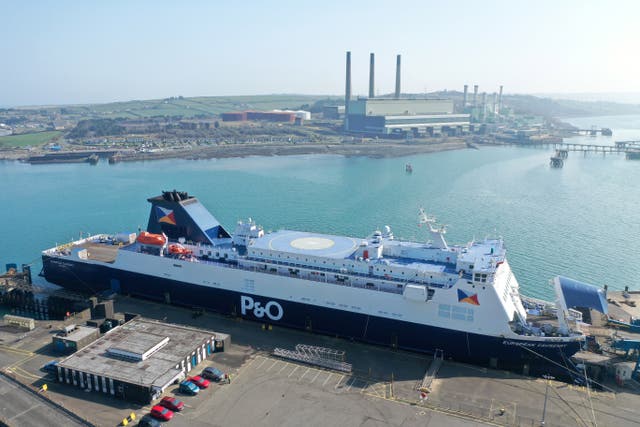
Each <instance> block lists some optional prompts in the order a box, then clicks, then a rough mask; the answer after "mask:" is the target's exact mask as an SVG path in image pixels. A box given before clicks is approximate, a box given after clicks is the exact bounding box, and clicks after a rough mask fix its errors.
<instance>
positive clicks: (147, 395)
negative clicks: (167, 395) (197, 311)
mask: <svg viewBox="0 0 640 427" xmlns="http://www.w3.org/2000/svg"><path fill="white" fill-rule="evenodd" d="M229 341H230V338H229V335H226V334H219V333H215V332H212V331H207V330H203V329H197V328H193V327H189V326H182V325H174V324H169V323H163V322H158V321H154V320H148V319H143V318H140V317H136V318H134V319H133V320H130V321H129V322H127V323H125V324H124V325H122V326H119V327H117V328H115V329H112V330H111V331H109V332H108V333H107V334H105V335H103V336H102V337H101V338H98V339H97V340H95V341H93V342H92V343H91V344H89V345H87V346H86V347H84V348H82V349H80V350H79V351H77V352H76V353H74V354H72V355H71V356H69V357H67V358H66V359H64V360H62V361H61V362H60V363H59V364H58V377H57V380H58V381H59V382H61V383H66V384H72V385H74V386H76V387H80V388H82V389H84V390H86V391H93V392H96V393H104V394H108V395H112V396H114V397H117V398H120V399H125V400H128V401H133V402H138V403H141V404H147V403H149V402H151V401H152V400H153V399H155V398H157V397H158V396H160V394H162V392H164V390H165V389H166V388H167V387H169V386H170V385H172V384H173V383H174V382H175V381H178V380H181V379H183V378H185V376H186V375H187V373H188V372H189V371H191V370H192V369H194V368H195V367H196V366H197V365H198V364H200V363H201V362H202V361H203V360H205V359H206V358H207V356H208V355H209V354H211V353H213V352H215V351H222V350H223V349H224V347H225V346H226V345H228V344H229Z"/></svg>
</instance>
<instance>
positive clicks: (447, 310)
mask: <svg viewBox="0 0 640 427" xmlns="http://www.w3.org/2000/svg"><path fill="white" fill-rule="evenodd" d="M438 316H440V317H444V318H445V319H450V318H451V305H449V304H440V305H439V306H438Z"/></svg>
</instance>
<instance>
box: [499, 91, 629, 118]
mask: <svg viewBox="0 0 640 427" xmlns="http://www.w3.org/2000/svg"><path fill="white" fill-rule="evenodd" d="M504 102H505V103H508V104H509V105H510V106H511V108H513V110H514V112H516V113H528V114H535V115H540V116H545V117H579V116H609V115H620V114H640V105H634V104H621V103H617V102H604V101H595V102H594V101H574V100H569V99H551V98H539V97H536V96H532V95H507V96H505V97H504Z"/></svg>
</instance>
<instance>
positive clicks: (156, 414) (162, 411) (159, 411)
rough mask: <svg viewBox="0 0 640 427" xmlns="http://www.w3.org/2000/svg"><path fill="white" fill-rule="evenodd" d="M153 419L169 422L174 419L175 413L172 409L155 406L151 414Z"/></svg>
mask: <svg viewBox="0 0 640 427" xmlns="http://www.w3.org/2000/svg"><path fill="white" fill-rule="evenodd" d="M150 415H151V416H152V417H153V418H157V419H159V420H162V421H169V420H170V419H171V418H173V411H172V410H171V409H167V408H165V407H164V406H160V405H155V406H154V407H153V408H151V414H150Z"/></svg>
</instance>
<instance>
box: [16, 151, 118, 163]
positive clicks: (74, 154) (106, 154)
mask: <svg viewBox="0 0 640 427" xmlns="http://www.w3.org/2000/svg"><path fill="white" fill-rule="evenodd" d="M122 154H123V150H82V151H66V152H55V153H43V154H37V155H33V156H29V157H28V158H27V159H26V160H25V162H27V163H31V164H32V165H45V164H54V163H89V164H92V165H95V164H97V163H98V161H99V160H100V159H101V158H105V159H118V158H119V157H120V156H122Z"/></svg>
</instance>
